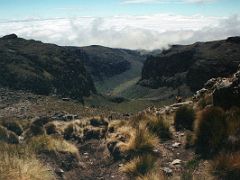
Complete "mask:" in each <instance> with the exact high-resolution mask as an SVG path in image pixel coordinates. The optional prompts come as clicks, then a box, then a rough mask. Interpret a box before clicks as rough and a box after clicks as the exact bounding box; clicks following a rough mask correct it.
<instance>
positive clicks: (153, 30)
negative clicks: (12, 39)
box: [0, 14, 240, 49]
mask: <svg viewBox="0 0 240 180" xmlns="http://www.w3.org/2000/svg"><path fill="white" fill-rule="evenodd" d="M10 33H16V34H17V35H18V36H20V37H23V38H27V39H36V40H41V41H43V42H50V43H56V44H58V45H70V46H73V45H74V46H86V45H92V44H99V45H104V46H109V47H119V48H130V49H156V48H163V47H167V46H168V45H169V44H175V43H178V44H179V43H184V44H187V43H193V42H195V41H208V40H215V39H224V38H226V37H228V36H236V35H240V18H239V16H232V17H230V18H224V17H222V18H220V17H210V16H209V17H205V16H200V15H195V16H182V15H171V14H155V15H151V16H114V17H106V18H94V17H79V18H68V19H62V18H56V19H43V20H41V19H29V20H22V21H8V22H0V36H3V35H6V34H10Z"/></svg>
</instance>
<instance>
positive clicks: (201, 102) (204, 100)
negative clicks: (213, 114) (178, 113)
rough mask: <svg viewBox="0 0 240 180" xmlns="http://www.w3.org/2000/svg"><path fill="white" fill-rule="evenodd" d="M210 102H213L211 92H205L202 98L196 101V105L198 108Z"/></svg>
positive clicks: (202, 107) (210, 103)
mask: <svg viewBox="0 0 240 180" xmlns="http://www.w3.org/2000/svg"><path fill="white" fill-rule="evenodd" d="M212 104H213V97H212V94H206V95H204V97H202V98H201V99H200V100H199V101H198V107H199V108H200V109H204V108H205V107H206V106H208V105H212Z"/></svg>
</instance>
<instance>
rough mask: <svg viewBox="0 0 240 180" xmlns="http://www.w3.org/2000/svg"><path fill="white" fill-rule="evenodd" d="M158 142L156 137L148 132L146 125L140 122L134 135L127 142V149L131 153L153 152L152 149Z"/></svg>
mask: <svg viewBox="0 0 240 180" xmlns="http://www.w3.org/2000/svg"><path fill="white" fill-rule="evenodd" d="M158 142H159V140H158V138H157V137H156V136H155V135H153V134H152V133H150V132H149V130H148V128H147V127H146V125H145V124H140V125H139V126H138V128H137V129H136V133H135V136H134V137H133V139H132V141H131V143H130V144H129V150H130V152H131V154H133V155H144V154H146V153H153V150H154V148H155V146H156V145H157V144H158Z"/></svg>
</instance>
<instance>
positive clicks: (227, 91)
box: [213, 70, 240, 109]
mask: <svg viewBox="0 0 240 180" xmlns="http://www.w3.org/2000/svg"><path fill="white" fill-rule="evenodd" d="M214 88H215V90H214V91H213V105H214V106H220V107H223V108H225V109H228V108H231V107H233V106H236V107H239V106H240V70H239V71H237V73H235V74H234V75H233V77H232V78H224V79H218V80H216V83H215V84H214Z"/></svg>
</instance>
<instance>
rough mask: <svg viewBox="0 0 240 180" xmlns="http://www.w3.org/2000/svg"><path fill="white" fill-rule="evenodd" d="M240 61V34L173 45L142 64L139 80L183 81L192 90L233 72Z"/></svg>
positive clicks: (149, 83) (162, 83)
mask: <svg viewBox="0 0 240 180" xmlns="http://www.w3.org/2000/svg"><path fill="white" fill-rule="evenodd" d="M239 63H240V37H231V38H228V39H227V40H221V41H212V42H206V43H202V42H201V43H200V42H198V43H195V44H192V45H186V46H184V45H174V46H172V47H171V48H170V49H169V50H165V51H163V52H162V53H161V55H158V56H150V57H149V58H148V59H147V61H146V62H145V64H144V67H143V70H142V78H141V80H140V81H139V84H140V85H142V86H148V87H151V88H158V87H162V86H168V87H174V88H177V87H178V86H181V85H183V84H186V85H187V86H188V87H190V89H191V90H192V91H196V90H198V89H201V88H202V87H203V85H204V83H205V82H206V81H207V80H209V79H211V78H214V77H226V76H229V75H231V74H233V73H234V72H236V70H237V68H238V65H239Z"/></svg>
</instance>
